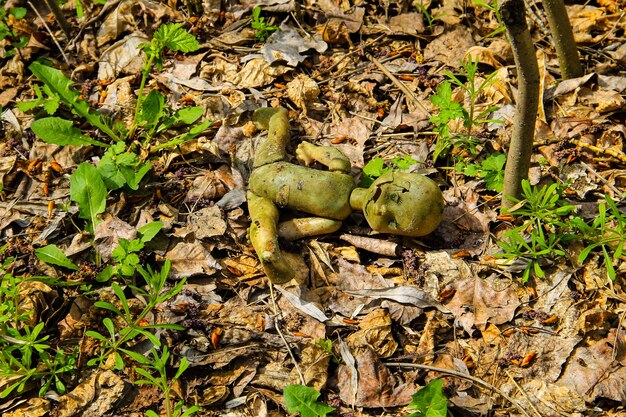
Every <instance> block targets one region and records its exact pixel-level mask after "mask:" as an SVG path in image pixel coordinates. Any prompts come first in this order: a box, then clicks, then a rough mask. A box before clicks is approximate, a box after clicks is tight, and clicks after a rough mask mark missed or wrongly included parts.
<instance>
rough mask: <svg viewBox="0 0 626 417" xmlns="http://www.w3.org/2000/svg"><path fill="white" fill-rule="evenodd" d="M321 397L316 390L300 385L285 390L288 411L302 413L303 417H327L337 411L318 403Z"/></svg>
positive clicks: (289, 386)
mask: <svg viewBox="0 0 626 417" xmlns="http://www.w3.org/2000/svg"><path fill="white" fill-rule="evenodd" d="M319 396H320V393H319V392H318V391H317V390H316V389H314V388H310V387H307V386H304V385H300V384H292V385H287V386H286V387H285V388H284V389H283V397H284V398H285V405H286V406H287V411H289V412H290V413H300V415H301V416H302V417H326V416H327V415H328V413H332V412H333V411H335V409H334V408H333V407H329V406H328V405H326V404H324V403H322V402H319V401H317V399H318V398H319Z"/></svg>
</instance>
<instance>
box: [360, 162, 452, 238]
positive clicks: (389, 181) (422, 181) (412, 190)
mask: <svg viewBox="0 0 626 417" xmlns="http://www.w3.org/2000/svg"><path fill="white" fill-rule="evenodd" d="M363 213H364V215H365V219H366V220H367V222H368V223H369V225H370V227H371V228H372V229H374V230H376V231H378V232H382V233H392V234H396V235H404V236H423V235H427V234H428V233H430V232H432V231H433V230H435V228H436V227H437V225H438V224H439V222H440V221H441V217H442V213H443V197H442V195H441V191H440V190H439V187H437V184H435V182H434V181H432V180H431V179H429V178H427V177H425V176H423V175H419V174H410V173H402V172H394V171H390V172H387V173H385V174H384V175H382V176H381V177H379V178H378V179H377V180H376V181H374V183H373V184H372V185H371V186H370V187H369V189H368V191H367V194H366V197H365V204H364V205H363Z"/></svg>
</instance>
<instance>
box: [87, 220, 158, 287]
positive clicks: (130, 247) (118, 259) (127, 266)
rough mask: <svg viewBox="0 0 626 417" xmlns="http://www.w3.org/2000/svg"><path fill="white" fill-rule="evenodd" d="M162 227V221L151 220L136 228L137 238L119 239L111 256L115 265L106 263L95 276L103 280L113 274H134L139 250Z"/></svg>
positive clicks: (129, 275)
mask: <svg viewBox="0 0 626 417" xmlns="http://www.w3.org/2000/svg"><path fill="white" fill-rule="evenodd" d="M162 228H163V223H161V222H152V223H148V224H146V225H145V226H142V227H140V228H139V229H137V232H138V233H139V238H137V239H133V240H128V239H123V238H122V239H120V240H119V245H118V246H117V247H116V248H115V249H113V252H112V253H111V256H112V257H113V260H114V261H115V265H107V267H106V268H104V270H102V271H101V272H100V273H99V274H98V275H97V277H96V280H97V281H99V282H105V281H108V280H109V279H111V278H112V277H114V276H117V275H121V276H125V277H132V276H133V275H135V272H136V271H137V268H138V267H139V265H140V263H139V261H140V259H139V252H141V250H142V249H143V248H144V246H145V244H146V243H147V242H149V241H151V240H152V238H154V236H156V234H157V233H159V231H160V230H161V229H162Z"/></svg>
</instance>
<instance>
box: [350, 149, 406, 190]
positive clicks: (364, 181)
mask: <svg viewBox="0 0 626 417" xmlns="http://www.w3.org/2000/svg"><path fill="white" fill-rule="evenodd" d="M415 163H417V161H416V160H415V159H413V158H411V157H410V156H409V155H404V156H402V157H400V156H398V157H395V158H392V159H391V160H390V161H389V164H390V165H391V166H390V165H387V166H385V161H384V160H383V159H382V158H380V157H377V158H374V159H372V160H370V161H369V162H368V163H367V164H365V166H364V167H363V176H362V177H361V181H360V182H359V187H369V186H370V185H372V183H373V182H374V180H375V179H376V178H378V177H380V176H381V175H383V174H384V173H385V172H388V171H391V170H393V169H399V170H406V169H409V168H410V167H411V165H413V164H415Z"/></svg>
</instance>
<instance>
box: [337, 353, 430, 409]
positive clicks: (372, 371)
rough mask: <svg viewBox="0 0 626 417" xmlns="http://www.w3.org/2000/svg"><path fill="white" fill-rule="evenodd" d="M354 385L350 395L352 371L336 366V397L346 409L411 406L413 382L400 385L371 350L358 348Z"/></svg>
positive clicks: (343, 366)
mask: <svg viewBox="0 0 626 417" xmlns="http://www.w3.org/2000/svg"><path fill="white" fill-rule="evenodd" d="M354 358H355V360H356V369H357V370H358V384H357V387H356V392H355V391H354V389H353V387H352V384H351V379H352V376H353V371H350V369H349V368H348V366H346V365H340V366H339V369H338V371H337V387H338V388H339V396H340V397H341V399H342V400H343V401H344V402H345V403H346V404H349V405H352V406H356V407H366V408H379V407H397V406H401V405H406V404H408V403H409V402H411V396H412V395H413V394H414V393H415V392H416V391H417V390H418V387H417V386H416V385H415V384H414V383H413V382H403V381H401V380H400V379H399V378H398V377H397V376H399V374H398V373H395V374H394V373H392V372H391V371H390V370H389V369H388V368H387V367H386V366H385V365H384V364H383V363H382V362H381V360H380V359H379V358H378V356H377V355H376V352H374V350H373V349H372V348H369V347H364V348H359V349H357V351H356V352H355V355H354Z"/></svg>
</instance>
